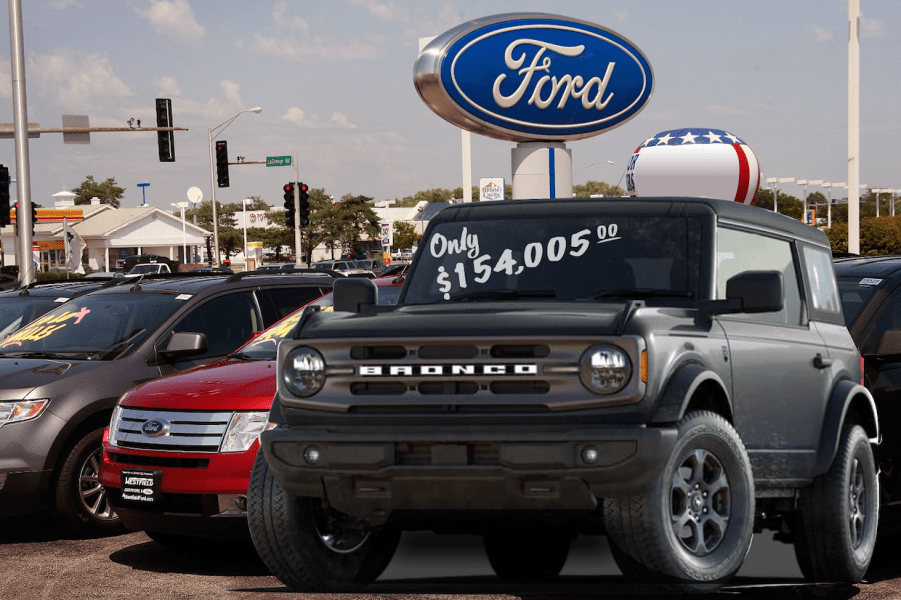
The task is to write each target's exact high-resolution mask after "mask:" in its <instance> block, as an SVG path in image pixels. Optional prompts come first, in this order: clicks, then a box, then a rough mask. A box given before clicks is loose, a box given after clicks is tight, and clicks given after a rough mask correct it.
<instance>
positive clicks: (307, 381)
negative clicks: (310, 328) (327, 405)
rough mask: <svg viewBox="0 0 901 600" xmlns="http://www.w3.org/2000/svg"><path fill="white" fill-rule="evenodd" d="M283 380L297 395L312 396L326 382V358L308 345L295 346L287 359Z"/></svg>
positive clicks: (290, 390)
mask: <svg viewBox="0 0 901 600" xmlns="http://www.w3.org/2000/svg"><path fill="white" fill-rule="evenodd" d="M282 382H284V384H285V386H286V387H287V388H288V391H289V392H291V393H292V394H294V395H295V396H300V397H302V398H305V397H307V396H312V395H313V394H315V393H316V392H318V391H319V390H321V389H322V386H323V385H324V384H325V359H324V358H322V355H321V354H319V352H317V351H316V350H314V349H313V348H310V347H308V346H301V347H299V348H295V349H294V350H292V351H291V353H290V354H288V359H287V360H286V361H285V370H284V372H283V373H282Z"/></svg>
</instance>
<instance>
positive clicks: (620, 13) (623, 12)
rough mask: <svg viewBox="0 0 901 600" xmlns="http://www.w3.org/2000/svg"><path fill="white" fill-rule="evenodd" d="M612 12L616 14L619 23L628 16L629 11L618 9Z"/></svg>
mask: <svg viewBox="0 0 901 600" xmlns="http://www.w3.org/2000/svg"><path fill="white" fill-rule="evenodd" d="M613 14H614V15H616V18H617V19H619V21H620V22H621V23H622V22H623V21H625V20H626V19H628V18H629V11H627V10H618V11H616V12H614V13H613Z"/></svg>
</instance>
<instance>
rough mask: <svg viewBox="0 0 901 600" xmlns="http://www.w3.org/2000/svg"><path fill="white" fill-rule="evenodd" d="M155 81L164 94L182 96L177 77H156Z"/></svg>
mask: <svg viewBox="0 0 901 600" xmlns="http://www.w3.org/2000/svg"><path fill="white" fill-rule="evenodd" d="M153 83H155V84H156V87H158V88H159V89H160V92H161V93H162V94H163V95H164V96H181V90H179V89H178V84H177V83H175V79H173V78H172V77H160V78H159V79H154V80H153Z"/></svg>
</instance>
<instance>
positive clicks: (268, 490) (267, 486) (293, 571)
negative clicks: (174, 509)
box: [247, 451, 400, 591]
mask: <svg viewBox="0 0 901 600" xmlns="http://www.w3.org/2000/svg"><path fill="white" fill-rule="evenodd" d="M247 491H248V493H247V519H248V524H249V526H250V536H251V538H252V539H253V543H254V546H255V547H256V549H257V553H258V554H259V555H260V558H261V559H262V561H263V563H264V564H265V565H266V566H267V567H268V568H269V570H270V571H271V572H272V574H273V575H275V576H276V577H277V578H278V579H279V580H280V581H281V582H282V583H284V584H285V585H287V586H288V587H289V588H291V589H292V590H294V591H357V590H360V589H362V588H363V587H365V586H366V584H368V583H371V582H372V581H375V579H376V578H378V576H379V575H381V573H382V571H384V570H385V568H386V567H387V566H388V563H390V562H391V558H392V557H393V556H394V551H395V550H396V549H397V545H398V543H399V541H400V531H399V530H398V529H396V528H392V527H380V528H371V527H368V526H367V524H366V523H365V521H363V520H362V519H356V518H354V517H351V516H349V515H346V514H343V513H340V512H338V511H336V510H334V509H333V508H331V507H330V506H329V505H328V503H327V502H326V501H325V500H324V499H322V498H302V497H295V496H290V495H289V494H287V493H286V492H285V491H284V489H282V487H281V486H280V485H279V484H278V482H277V481H276V480H275V476H274V475H273V474H272V471H270V470H269V465H267V464H266V460H265V459H264V457H263V452H262V451H260V452H258V453H257V457H256V460H255V461H254V463H253V470H252V471H251V474H250V486H249V488H248V490H247Z"/></svg>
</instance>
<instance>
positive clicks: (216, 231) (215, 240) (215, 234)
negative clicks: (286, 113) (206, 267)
mask: <svg viewBox="0 0 901 600" xmlns="http://www.w3.org/2000/svg"><path fill="white" fill-rule="evenodd" d="M262 110H263V109H262V108H260V107H259V106H258V107H256V108H247V109H245V110H242V111H241V112H239V113H237V114H235V115H233V116H232V117H231V118H229V119H226V120H225V121H223V122H222V123H219V124H218V125H216V126H215V127H213V128H212V129H207V136H208V137H209V140H210V189H211V190H212V202H213V251H214V252H215V253H216V259H215V260H214V261H213V266H214V267H218V266H219V223H218V220H217V217H216V167H215V165H214V164H213V140H214V139H216V138H217V137H219V134H220V133H222V132H223V131H225V128H226V127H228V126H229V125H231V123H232V121H234V120H235V119H237V118H238V117H239V116H241V115H242V114H244V113H246V112H252V113H257V114H260V111H262ZM217 129H218V130H219V132H218V133H217V134H216V135H213V132H214V131H216V130H217Z"/></svg>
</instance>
